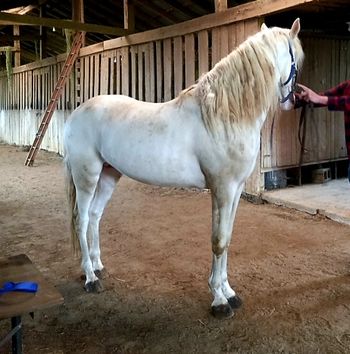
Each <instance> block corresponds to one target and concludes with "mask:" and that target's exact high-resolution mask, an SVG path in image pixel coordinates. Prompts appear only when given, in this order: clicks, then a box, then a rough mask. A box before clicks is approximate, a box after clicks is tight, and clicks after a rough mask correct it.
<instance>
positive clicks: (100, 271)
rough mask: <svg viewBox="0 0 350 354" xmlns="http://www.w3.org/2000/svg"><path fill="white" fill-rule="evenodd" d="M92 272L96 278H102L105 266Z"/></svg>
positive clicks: (105, 272) (104, 274)
mask: <svg viewBox="0 0 350 354" xmlns="http://www.w3.org/2000/svg"><path fill="white" fill-rule="evenodd" d="M94 273H95V275H96V276H97V278H98V279H104V278H105V277H106V274H107V271H106V268H102V269H101V270H98V269H96V270H94Z"/></svg>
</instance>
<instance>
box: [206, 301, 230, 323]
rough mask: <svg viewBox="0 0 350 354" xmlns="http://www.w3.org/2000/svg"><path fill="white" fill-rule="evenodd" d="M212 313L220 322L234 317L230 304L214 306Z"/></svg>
mask: <svg viewBox="0 0 350 354" xmlns="http://www.w3.org/2000/svg"><path fill="white" fill-rule="evenodd" d="M211 313H212V314H213V316H214V317H216V318H217V319H219V320H223V319H225V318H230V317H232V316H233V310H232V308H231V306H230V305H229V304H225V305H219V306H212V307H211Z"/></svg>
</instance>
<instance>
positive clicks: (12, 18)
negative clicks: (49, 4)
mask: <svg viewBox="0 0 350 354" xmlns="http://www.w3.org/2000/svg"><path fill="white" fill-rule="evenodd" d="M0 24H3V25H4V24H5V25H14V24H17V25H26V26H45V27H55V28H56V27H57V28H69V29H73V30H76V31H83V32H94V33H102V34H111V35H115V36H126V35H128V34H129V33H130V32H129V30H126V29H124V28H116V27H110V26H103V25H95V24H87V23H81V22H76V21H69V20H57V19H53V18H47V17H42V18H39V17H34V16H28V15H14V14H8V13H4V12H0Z"/></svg>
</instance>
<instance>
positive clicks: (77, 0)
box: [72, 0, 85, 47]
mask: <svg viewBox="0 0 350 354" xmlns="http://www.w3.org/2000/svg"><path fill="white" fill-rule="evenodd" d="M72 20H73V21H76V22H81V23H84V0H73V3H72ZM82 47H85V33H84V35H83V43H82Z"/></svg>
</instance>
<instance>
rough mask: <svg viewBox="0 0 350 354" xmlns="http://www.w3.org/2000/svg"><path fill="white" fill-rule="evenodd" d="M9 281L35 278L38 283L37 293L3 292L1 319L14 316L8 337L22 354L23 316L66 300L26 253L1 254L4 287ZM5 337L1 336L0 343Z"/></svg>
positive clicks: (0, 285) (15, 351) (32, 279)
mask: <svg viewBox="0 0 350 354" xmlns="http://www.w3.org/2000/svg"><path fill="white" fill-rule="evenodd" d="M9 281H11V282H15V283H17V282H22V281H31V282H35V283H37V284H38V291H37V292H36V293H23V292H9V293H6V294H2V295H0V319H7V318H11V327H12V328H11V332H9V334H8V335H7V336H6V337H5V341H7V339H8V340H9V339H11V338H12V352H13V353H17V354H20V353H22V322H21V316H22V315H23V314H27V313H34V312H35V311H37V310H42V309H45V308H48V307H51V306H55V305H59V304H61V303H63V297H62V295H61V294H60V293H59V291H58V290H57V289H56V288H55V287H54V286H52V285H51V284H49V283H48V282H47V281H46V280H45V278H44V277H43V276H42V274H41V273H40V272H39V270H38V269H36V267H35V266H34V264H33V263H32V262H31V260H30V259H29V258H28V257H27V256H26V255H25V254H20V255H16V256H13V257H8V258H0V287H2V286H3V284H4V283H5V282H9ZM8 337H9V338H8ZM3 341H4V340H3ZM3 341H2V340H0V343H1V342H3ZM0 350H1V347H0Z"/></svg>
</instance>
